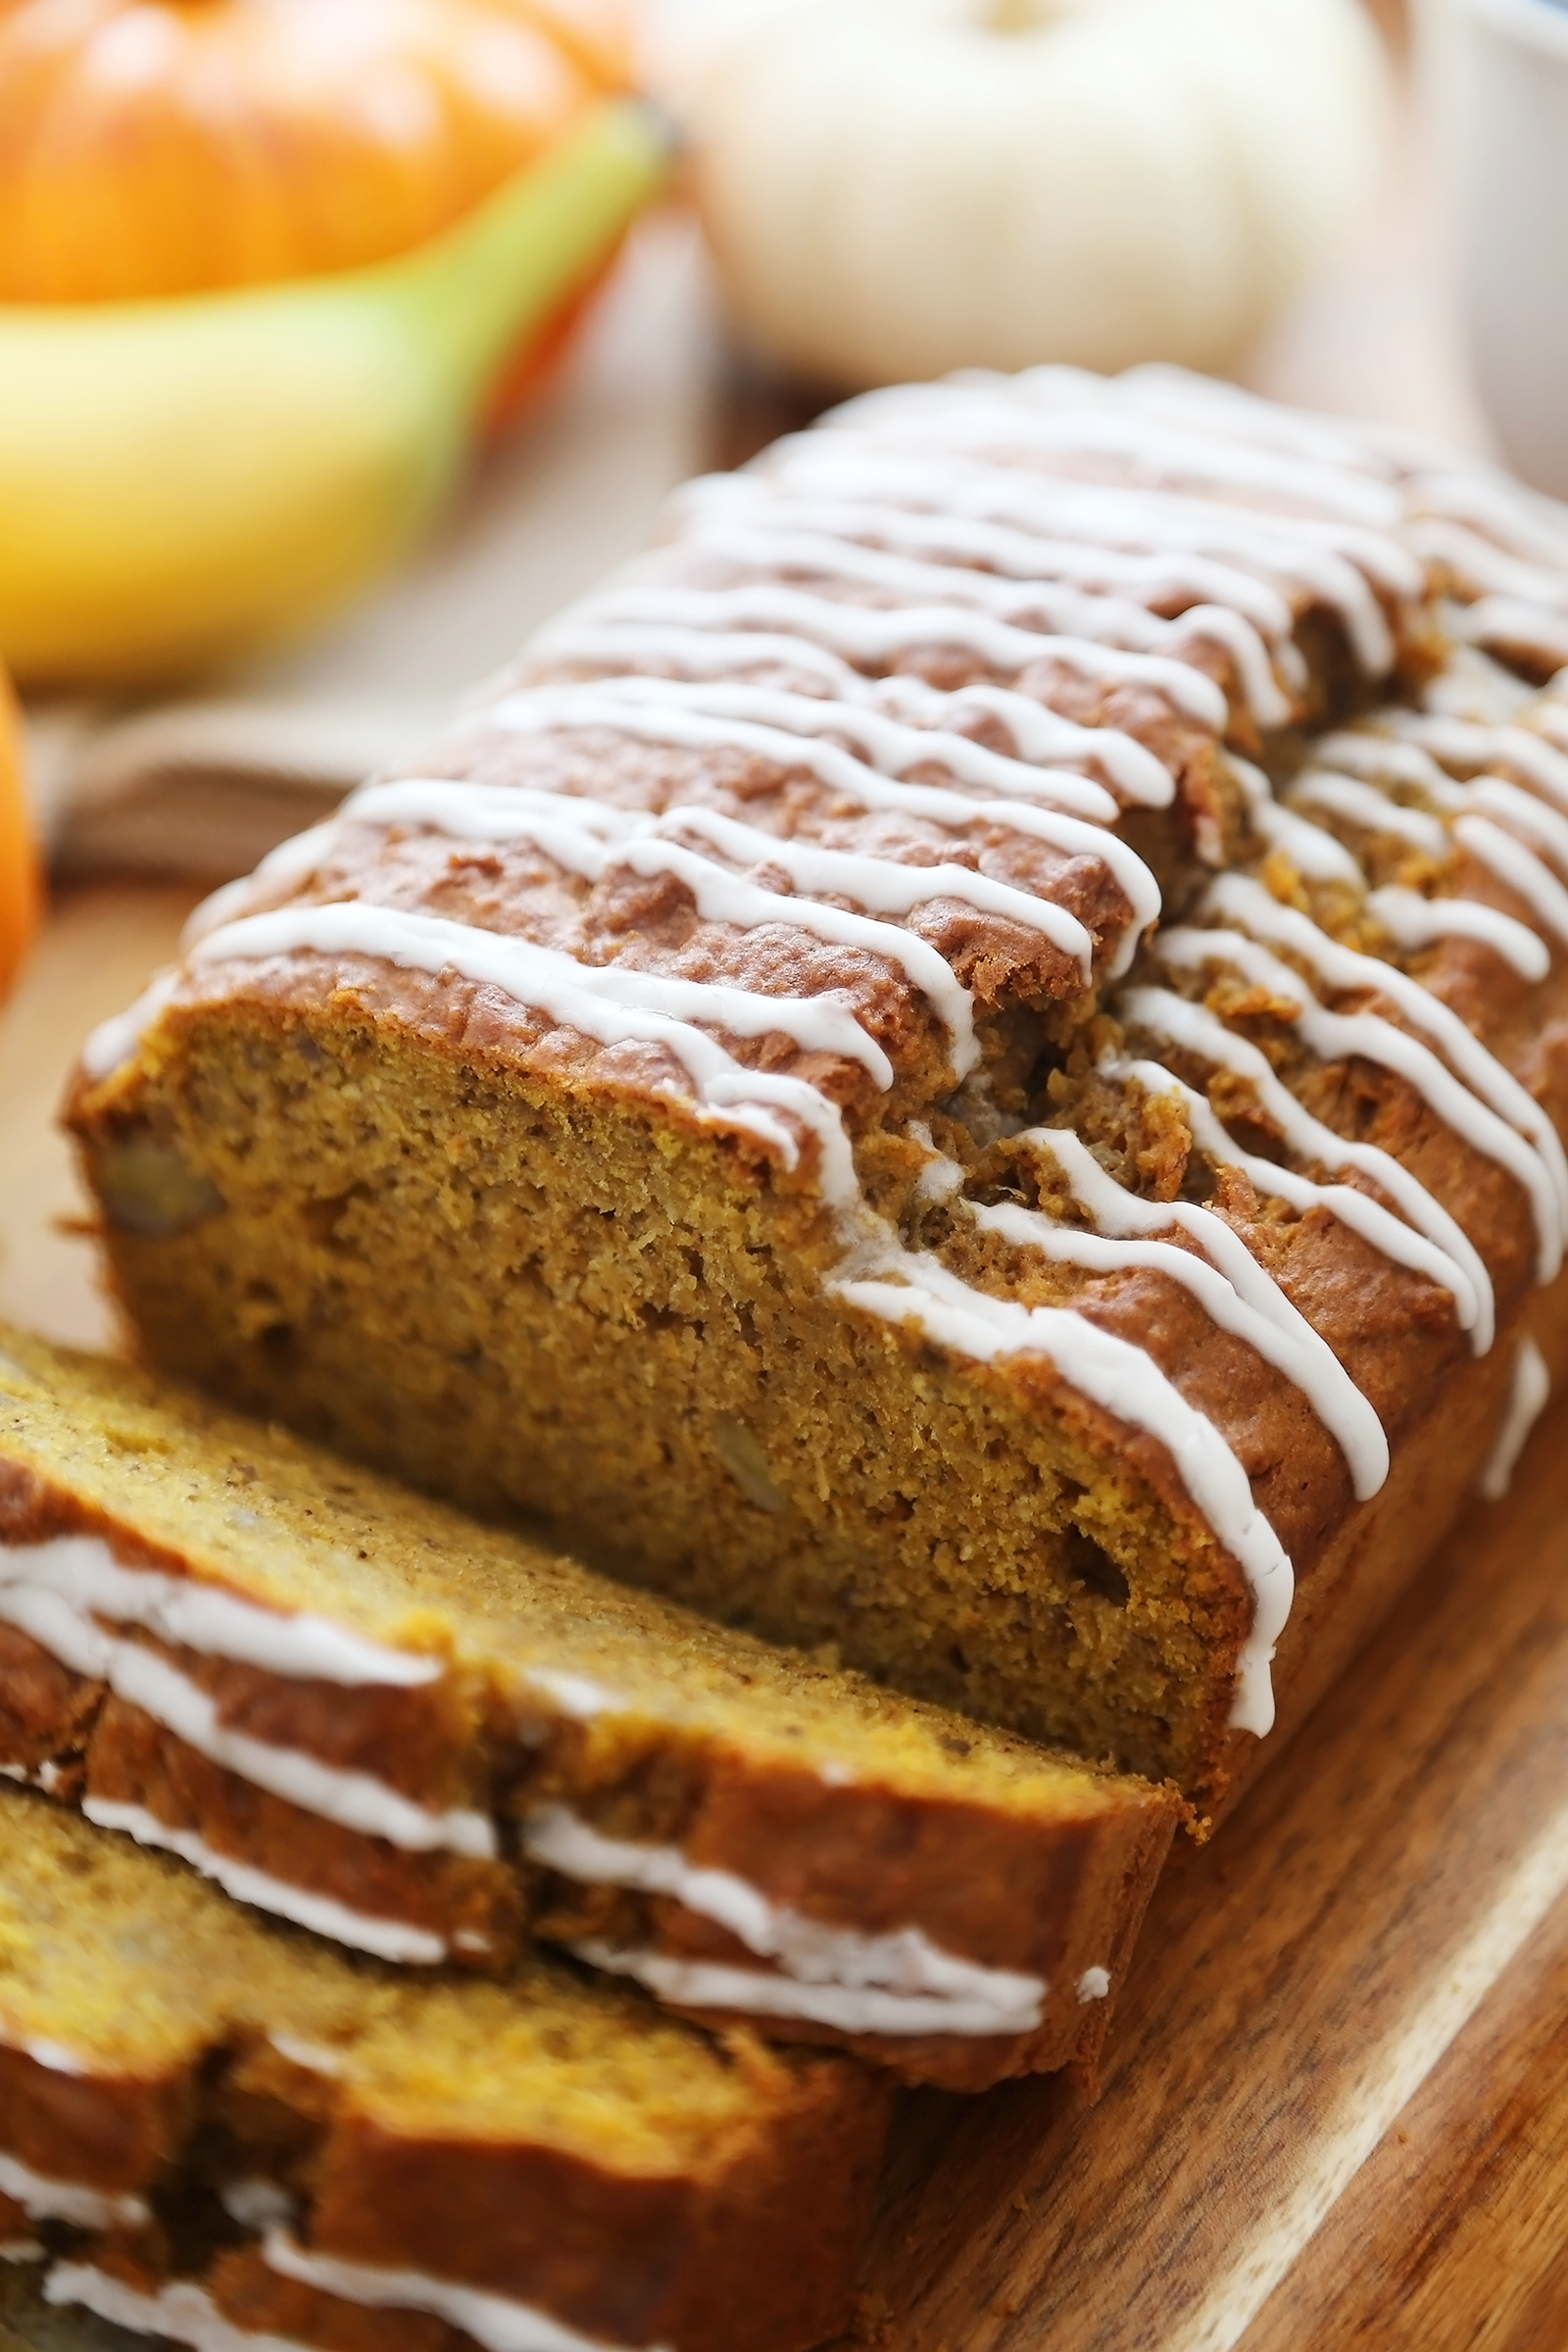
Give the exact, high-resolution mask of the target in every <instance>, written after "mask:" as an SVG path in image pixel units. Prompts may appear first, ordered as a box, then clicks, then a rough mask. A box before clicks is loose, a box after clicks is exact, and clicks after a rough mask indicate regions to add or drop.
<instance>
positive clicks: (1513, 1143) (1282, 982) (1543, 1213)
mask: <svg viewBox="0 0 1568 2352" xmlns="http://www.w3.org/2000/svg"><path fill="white" fill-rule="evenodd" d="M1259 895H1260V896H1261V897H1263V898H1265V899H1266V898H1267V896H1268V894H1267V893H1266V892H1263V891H1262V890H1261V888H1259ZM1270 903H1271V904H1272V902H1270ZM1332 944H1333V943H1332V942H1325V946H1328V947H1332ZM1159 952H1160V956H1161V959H1162V960H1163V961H1164V962H1166V963H1170V964H1176V965H1178V966H1184V967H1189V968H1191V967H1195V966H1198V965H1201V964H1203V963H1207V962H1214V963H1224V964H1229V965H1231V966H1232V967H1233V968H1234V969H1235V970H1236V971H1238V972H1240V973H1241V974H1242V976H1243V977H1244V978H1245V979H1248V980H1250V981H1252V982H1253V983H1254V984H1255V985H1256V986H1258V987H1260V988H1266V989H1267V990H1268V991H1269V992H1270V994H1271V996H1272V997H1273V998H1274V999H1275V1001H1276V1003H1277V1004H1279V1005H1288V1004H1292V1003H1294V1012H1293V1013H1291V1014H1289V1015H1284V1014H1282V1017H1286V1018H1289V1019H1290V1020H1291V1025H1292V1026H1293V1027H1294V1028H1295V1030H1296V1032H1297V1035H1298V1036H1299V1038H1300V1039H1301V1040H1302V1042H1303V1043H1304V1044H1305V1045H1306V1046H1307V1047H1308V1048H1309V1049H1310V1050H1311V1052H1312V1053H1314V1054H1317V1055H1318V1056H1319V1058H1320V1059H1321V1060H1324V1061H1338V1060H1345V1059H1349V1058H1351V1057H1352V1056H1356V1055H1359V1056H1360V1057H1361V1058H1362V1059H1364V1060H1367V1061H1373V1062H1378V1063H1380V1064H1381V1065H1382V1067H1383V1068H1385V1069H1388V1070H1393V1071H1394V1072H1395V1073H1396V1074H1397V1076H1399V1077H1401V1078H1403V1079H1404V1080H1405V1081H1406V1082H1407V1083H1408V1084H1409V1085H1410V1086H1412V1087H1414V1089H1415V1090H1416V1092H1417V1093H1418V1094H1419V1095H1420V1096H1421V1098H1422V1100H1423V1101H1424V1102H1425V1103H1427V1104H1428V1106H1429V1108H1430V1109H1432V1110H1433V1111H1434V1112H1435V1113H1436V1115H1437V1116H1438V1117H1439V1118H1440V1119H1442V1120H1443V1122H1444V1123H1445V1125H1446V1126H1447V1127H1450V1128H1451V1129H1452V1130H1453V1132H1454V1134H1455V1135H1457V1136H1459V1137H1461V1138H1462V1140H1463V1141H1464V1142H1465V1143H1467V1144H1468V1145H1469V1146H1470V1147H1471V1149H1472V1150H1473V1151H1476V1152H1481V1153H1482V1154H1483V1155H1484V1156H1485V1157H1486V1158H1488V1159H1492V1160H1495V1162H1496V1163H1497V1165H1498V1166H1499V1167H1501V1168H1505V1169H1506V1170H1507V1172H1508V1174H1509V1175H1510V1176H1512V1177H1513V1178H1514V1180H1515V1182H1516V1183H1517V1184H1519V1185H1520V1186H1521V1187H1522V1189H1523V1191H1524V1193H1525V1196H1526V1198H1527V1200H1528V1201H1529V1202H1530V1205H1531V1209H1532V1212H1533V1214H1534V1218H1535V1226H1536V1270H1537V1276H1538V1279H1539V1280H1540V1281H1542V1282H1549V1281H1550V1280H1551V1278H1552V1276H1553V1275H1554V1274H1555V1273H1556V1271H1557V1268H1558V1267H1559V1265H1560V1264H1561V1263H1562V1251H1563V1209H1562V1202H1561V1199H1560V1197H1559V1194H1558V1190H1557V1186H1556V1183H1555V1182H1554V1180H1553V1176H1552V1173H1551V1171H1550V1169H1548V1167H1547V1166H1546V1164H1545V1162H1544V1159H1543V1156H1542V1154H1541V1152H1539V1151H1538V1150H1537V1149H1536V1147H1535V1146H1534V1145H1533V1144H1532V1143H1530V1142H1527V1141H1526V1139H1525V1138H1524V1137H1523V1136H1522V1135H1521V1134H1519V1132H1518V1131H1517V1130H1516V1129H1515V1128H1513V1127H1511V1126H1509V1125H1508V1123H1507V1121H1506V1119H1504V1118H1501V1117H1499V1116H1498V1114H1497V1112H1496V1111H1495V1110H1494V1109H1492V1108H1491V1106H1490V1104H1488V1103H1484V1102H1483V1101H1482V1100H1481V1098H1480V1096H1479V1095H1478V1094H1476V1093H1474V1092H1472V1090H1471V1088H1470V1086H1468V1085H1466V1084H1464V1083H1462V1082H1461V1081H1460V1080H1459V1079H1458V1078H1456V1077H1455V1076H1454V1075H1453V1072H1452V1071H1451V1070H1449V1069H1448V1068H1447V1066H1446V1064H1445V1063H1444V1062H1442V1061H1440V1060H1439V1058H1438V1056H1437V1055H1436V1054H1434V1053H1433V1052H1432V1050H1431V1048H1430V1047H1428V1046H1424V1045H1422V1044H1421V1043H1420V1041H1419V1040H1418V1039H1416V1038H1413V1037H1411V1036H1410V1035H1409V1034H1408V1032H1407V1031H1405V1030H1403V1029H1397V1028H1396V1027H1395V1025H1394V1023H1393V1022H1392V1021H1389V1020H1385V1019H1384V1017H1383V1016H1382V1014H1380V1013H1373V1012H1348V1013H1346V1012H1331V1011H1330V1010H1329V1008H1328V1006H1327V1005H1324V1004H1323V1003H1322V1002H1321V1001H1320V1000H1319V999H1318V998H1317V997H1316V996H1315V995H1314V994H1313V993H1312V991H1311V990H1310V989H1309V988H1308V987H1307V986H1306V983H1305V982H1304V981H1303V980H1302V979H1301V977H1300V975H1299V973H1298V972H1297V971H1295V970H1294V969H1293V967H1292V966H1291V965H1290V964H1287V963H1284V962H1282V961H1281V959H1280V958H1279V956H1275V955H1273V954H1272V953H1271V952H1270V951H1269V950H1268V949H1266V948H1261V947H1259V946H1258V945H1257V943H1256V942H1255V941H1254V940H1251V939H1249V938H1247V937H1246V936H1245V935H1244V934H1243V933H1242V932H1240V931H1222V930H1213V931H1206V930H1201V929H1199V928H1197V927H1195V926H1191V925H1185V924H1184V925H1181V926H1179V927H1178V928H1177V929H1175V930H1172V931H1167V932H1165V933H1163V934H1162V935H1161V939H1160V945H1159ZM1358 985H1361V986H1364V985H1366V984H1365V983H1364V982H1362V983H1359V984H1358ZM1390 993H1391V994H1392V993H1393V991H1392V990H1391V991H1390ZM1501 1074H1502V1075H1504V1076H1506V1073H1501ZM1522 1091H1523V1090H1522V1089H1521V1092H1522Z"/></svg>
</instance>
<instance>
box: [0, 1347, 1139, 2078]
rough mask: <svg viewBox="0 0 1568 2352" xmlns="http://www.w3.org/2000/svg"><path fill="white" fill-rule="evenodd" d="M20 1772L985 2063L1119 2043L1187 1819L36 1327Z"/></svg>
mask: <svg viewBox="0 0 1568 2352" xmlns="http://www.w3.org/2000/svg"><path fill="white" fill-rule="evenodd" d="M0 1767H3V1768H4V1769H5V1770H7V1771H8V1772H9V1773H10V1774H11V1776H12V1777H13V1778H25V1779H28V1780H31V1781H33V1782H34V1783H35V1784H37V1785H39V1786H41V1787H43V1788H44V1789H48V1790H50V1791H51V1792H52V1793H53V1794H55V1795H57V1796H59V1797H62V1798H64V1799H67V1800H70V1801H73V1802H76V1803H78V1804H79V1805H80V1806H81V1807H82V1808H83V1810H84V1811H86V1812H87V1813H88V1814H89V1815H90V1817H91V1818H92V1819H93V1820H95V1821H96V1822H98V1823H100V1824H101V1825H104V1826H107V1827H112V1828H116V1829H120V1830H123V1831H128V1832H129V1833H130V1834H131V1835H132V1836H133V1837H136V1838H140V1839H141V1840H142V1842H144V1843H147V1844H154V1845H160V1846H164V1847H167V1848H169V1849H171V1850H172V1851H173V1852H175V1853H178V1854H182V1855H183V1856H184V1857H185V1858H186V1859H187V1860H189V1861H191V1862H194V1863H195V1864H196V1865H197V1867H198V1868H200V1869H202V1870H204V1871H205V1872H206V1873H207V1874H208V1875H209V1876H210V1877H212V1878H215V1879H216V1880H218V1881H219V1883H220V1884H221V1885H222V1886H224V1887H227V1889H228V1890H229V1891H230V1892H231V1893H232V1894H235V1895H237V1896H239V1897H241V1898H243V1899H246V1900H249V1901H251V1902H253V1903H258V1904H260V1905H262V1906H263V1907H265V1908H268V1909H270V1910H273V1911H276V1912H280V1913H282V1914H283V1915H284V1916H286V1917H290V1918H292V1919H294V1920H296V1921H297V1922H299V1923H300V1924H302V1925H304V1926H307V1927H311V1928H314V1929H316V1930H318V1931H319V1932H321V1933H324V1934H327V1935H330V1936H336V1937H337V1939H338V1940H339V1941H342V1942H345V1943H348V1944H351V1945H356V1946H358V1947H359V1948H361V1949H365V1950H369V1951H373V1952H378V1953H379V1954H380V1955H381V1956H382V1957H384V1958H387V1959H391V1960H400V1961H404V1962H410V1963H418V1962H423V1963H437V1962H440V1961H443V1960H447V1959H451V1960H455V1961H459V1962H466V1963H468V1964H470V1965H472V1966H474V1967H478V1968H489V1969H495V1968H504V1967H505V1966H507V1965H509V1964H510V1961H511V1959H512V1957H513V1955H514V1953H515V1949H516V1947H517V1943H518V1939H519V1936H520V1934H521V1932H522V1931H523V1930H524V1929H525V1928H527V1929H531V1930H532V1931H533V1932H535V1933H536V1934H538V1935H540V1936H546V1937H550V1938H553V1939H556V1940H558V1941H562V1942H565V1943H567V1944H569V1945H570V1946H571V1947H572V1948H573V1949H574V1950H575V1951H577V1952H578V1953H579V1954H580V1955H582V1956H584V1957H587V1958H590V1959H592V1960H594V1961H595V1962H597V1963H598V1964H599V1965H601V1966H603V1967H605V1968H608V1969H611V1970H613V1971H616V1972H619V1973H621V1974H624V1975H628V1976H631V1977H635V1978H637V1979H639V1980H641V1981H642V1982H643V1983H644V1984H645V1985H648V1986H649V1987H650V1988H651V1989H652V1990H654V1991H655V1992H656V1993H658V1994H659V1995H660V1996H661V1997H662V1998H663V1999H664V2000H666V2001H667V2002H669V2003H671V2004H673V2005H675V2006H678V2007H681V2008H684V2009H689V2010H692V2011H695V2012H700V2013H702V2014H704V2015H705V2016H706V2017H708V2018H709V2019H710V2020H721V2019H723V2018H726V2017H735V2016H751V2017H752V2018H754V2019H755V2020H756V2022H757V2024H758V2025H759V2027H760V2028H761V2030H763V2031H765V2032H766V2033H768V2034H782V2035H788V2036H798V2035H804V2036H807V2037H812V2038H820V2039H828V2040H844V2041H848V2042H850V2043H852V2044H853V2045H854V2046H855V2047H857V2048H858V2049H859V2050H860V2051H862V2052H863V2053H865V2054H867V2055H870V2056H873V2057H875V2058H876V2059H878V2060H879V2061H881V2062H883V2063H886V2064H889V2065H891V2066H893V2067H895V2068H897V2069H898V2070H899V2071H900V2072H902V2073H904V2074H905V2075H907V2076H909V2077H911V2078H915V2079H921V2080H928V2081H936V2082H945V2083H948V2084H950V2085H952V2086H956V2087H963V2088H977V2087H980V2086H982V2085H983V2084H985V2083H987V2082H993V2081H995V2080H997V2079H998V2078H999V2077H1000V2076H1003V2075H1005V2074H1011V2073H1021V2072H1026V2071H1032V2070H1041V2069H1046V2068H1050V2067H1054V2066H1060V2065H1063V2064H1066V2063H1069V2062H1074V2061H1076V2062H1077V2063H1078V2064H1080V2065H1082V2066H1087V2065H1090V2064H1092V2063H1093V2059H1094V2057H1095V2055H1096V2053H1097V2051H1098V2047H1099V2043H1100V2039H1101V2036H1102V2034H1103V2028H1104V2021H1105V2017H1106V2014H1107V2009H1108V1996H1109V1995H1110V1993H1111V1992H1112V1991H1113V1989H1114V1987H1115V1985H1116V1984H1117V1982H1118V1980H1119V1978H1120V1977H1121V1975H1122V1973H1123V1971H1124V1969H1125V1966H1126V1962H1127V1959H1128V1955H1129V1952H1130V1950H1131V1946H1132V1943H1133V1939H1134V1936H1135V1935H1136V1933H1137V1929H1138V1926H1139V1923H1140V1920H1141V1918H1142V1915H1143V1911H1144V1908H1145V1905H1146V1903H1147V1900H1148V1897H1149V1894H1150V1891H1151V1889H1152V1885H1153V1881H1154V1878H1155V1876H1156V1874H1157V1872H1158V1869H1159V1866H1160V1863H1161V1861H1162V1859H1163V1856H1164V1853H1165V1850H1166V1847H1167V1844H1168V1841H1169V1838H1170V1836H1171V1832H1172V1829H1173V1826H1174V1822H1175V1819H1176V1812H1177V1807H1176V1804H1175V1800H1174V1799H1173V1798H1172V1797H1171V1796H1170V1794H1169V1793H1168V1792H1166V1791H1164V1790H1161V1789H1154V1788H1152V1787H1150V1786H1149V1785H1147V1784H1145V1783H1143V1782H1139V1781H1136V1780H1129V1779H1126V1778H1121V1777H1117V1776H1115V1775H1113V1774H1110V1773H1108V1772H1104V1771H1101V1770H1097V1769H1096V1768H1094V1767H1093V1766H1091V1765H1088V1764H1085V1763H1082V1762H1080V1761H1078V1760H1077V1759H1075V1758H1072V1757H1067V1756H1062V1755H1059V1754H1053V1753H1048V1752H1045V1751H1043V1750H1041V1749H1039V1748H1036V1747H1032V1746H1030V1745H1029V1744H1028V1743H1027V1742H1025V1741H1023V1740H1019V1739H1016V1738H1015V1737H1013V1736H1011V1735H1008V1734H1004V1733H998V1732H991V1731H987V1730H984V1729H982V1728H980V1727H979V1726H977V1725H975V1724H973V1723H970V1722H967V1721H965V1720H963V1719H962V1718H959V1717H956V1716H954V1715H950V1714H947V1713H945V1712H944V1711H942V1710H940V1709H938V1708H934V1707H931V1706H928V1705H924V1704H922V1703H920V1702H917V1701H914V1700H910V1699H907V1698H904V1697H900V1696H896V1695H894V1694H892V1693H890V1692H887V1691H882V1690H880V1689H878V1688H877V1687H876V1686H875V1685H873V1684H870V1683H867V1682H865V1681H863V1680H861V1679H859V1678H858V1677H854V1676H850V1675H845V1674H841V1673H836V1672H834V1671H832V1670H831V1669H830V1668H829V1667H827V1666H825V1665H822V1664H819V1663H816V1662H813V1661H812V1660H810V1659H808V1658H805V1657H803V1656H801V1655H799V1654H797V1653H794V1652H790V1651H785V1650H780V1649H775V1648H771V1647H769V1646H767V1645H765V1644H764V1643H762V1642H757V1641H753V1640H751V1639H749V1638H748V1637H746V1636H745V1635H741V1634H736V1633H732V1632H729V1631H727V1630H724V1629H721V1628H716V1627H713V1626H711V1625H709V1624H707V1623H705V1622H704V1621H702V1620H701V1619H699V1618H696V1617H693V1616H690V1615H688V1614H687V1613H686V1612H684V1611H682V1610H681V1609H679V1608H677V1607H675V1606H673V1605H671V1604H669V1603H666V1602H664V1601H662V1600H661V1599H658V1598H655V1597H652V1596H650V1595H646V1594H641V1593H632V1592H628V1591H625V1590H624V1589H622V1588H620V1587H618V1586H615V1585H613V1584H609V1583H607V1582H605V1581H604V1580H602V1579H600V1578H598V1577H596V1576H594V1575H592V1574H591V1573H589V1572H588V1571H587V1570H585V1569H582V1568H580V1567H578V1566H577V1565H575V1563H573V1562H571V1561H569V1560H565V1559H563V1558H561V1557H560V1556H558V1555H555V1554H551V1553H547V1552H544V1551H542V1550H540V1549H537V1548H536V1547H534V1546H532V1545H530V1544H526V1543H523V1542H521V1541H519V1540H518V1539H516V1538H515V1537H512V1536H509V1535H504V1534H499V1533H497V1532H495V1531H493V1530H490V1529H486V1528H482V1527H479V1526H477V1525H475V1524H473V1523H471V1522H469V1521H467V1520H466V1519H464V1518H462V1517H460V1516H459V1515H458V1514H456V1513H455V1512H453V1511H450V1510H448V1509H446V1508H444V1507H442V1506H440V1505H437V1504H433V1503H430V1502H427V1501H425V1500H423V1499H421V1498H419V1497H417V1496H414V1495H409V1494H407V1493H405V1492H404V1491H403V1490H401V1489H400V1488H397V1487H395V1486H393V1485H392V1484H391V1483H390V1482H388V1481H386V1480H384V1479H381V1478H379V1477H377V1476H375V1475H373V1474H372V1473H369V1472H367V1471H363V1470H359V1469H355V1468H351V1467H347V1466H345V1465H344V1464H342V1463H341V1462H339V1461H337V1460H336V1459H335V1458H334V1457H332V1456H331V1455H329V1454H326V1453H323V1452H321V1451H319V1449H317V1448H314V1447H312V1446H307V1445H305V1444H303V1443H301V1442H300V1441H299V1440H297V1439H295V1438H293V1437H290V1436H286V1435H283V1434H282V1433H279V1432H277V1431H271V1430H268V1429H265V1428H262V1427H260V1426H258V1425H257V1424H255V1423H250V1422H245V1421H241V1420H238V1419H236V1418H234V1417H233V1416H231V1415H228V1414H226V1413H222V1412H220V1411H218V1410H217V1409H216V1408H214V1407H213V1406H211V1405H209V1404H207V1403H205V1402H204V1401H203V1400H201V1399H200V1398H198V1397H194V1396H192V1395H191V1394H190V1393H188V1392H187V1391H185V1390H183V1389H181V1388H179V1387H177V1386H175V1385H174V1384H172V1383H170V1382H167V1381H162V1380H158V1379H155V1378H152V1377H150V1376H148V1375H145V1374H142V1373H139V1372H136V1371H133V1370H130V1369H128V1368H126V1367H124V1366H121V1365H116V1364H111V1363H107V1362H104V1361H101V1360H98V1359H95V1358H91V1357H85V1356H78V1355H72V1354H67V1353H64V1352H61V1351H59V1350H56V1349H53V1348H48V1347H46V1346H45V1345H44V1344H43V1343H41V1342H39V1341H36V1340H32V1339H28V1338H26V1337H25V1336H24V1335H22V1334H20V1333H16V1332H9V1333H0Z"/></svg>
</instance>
